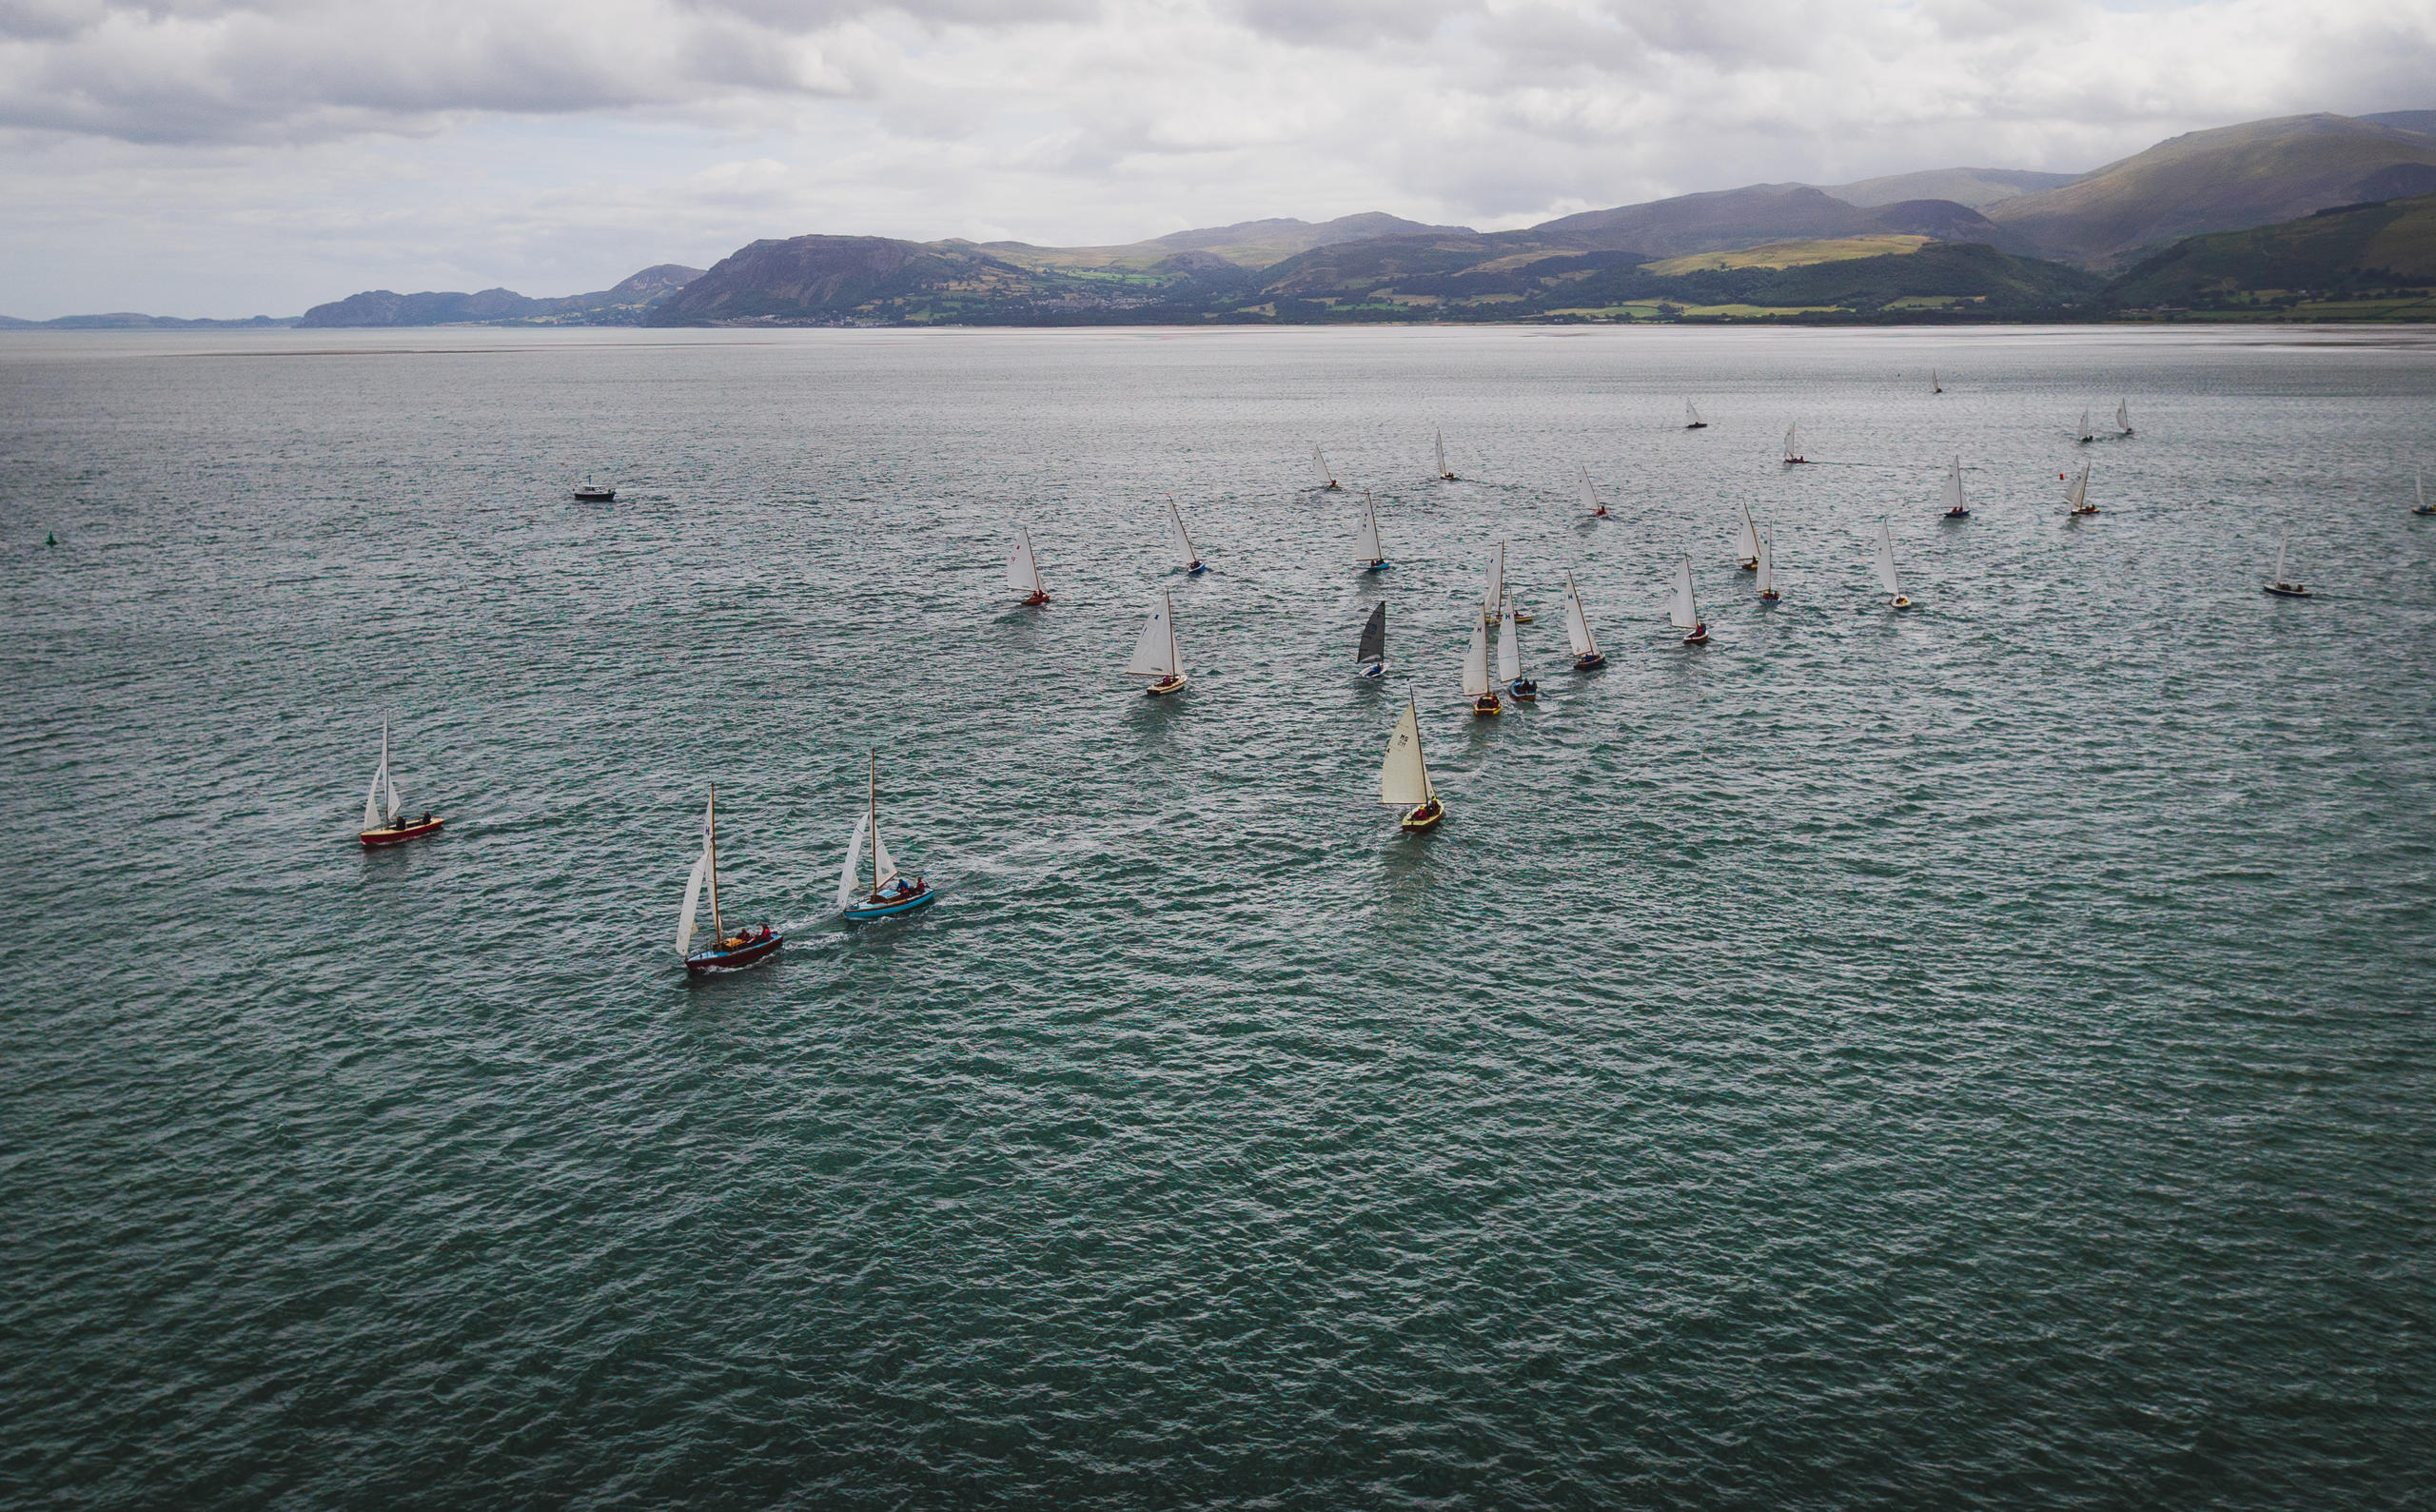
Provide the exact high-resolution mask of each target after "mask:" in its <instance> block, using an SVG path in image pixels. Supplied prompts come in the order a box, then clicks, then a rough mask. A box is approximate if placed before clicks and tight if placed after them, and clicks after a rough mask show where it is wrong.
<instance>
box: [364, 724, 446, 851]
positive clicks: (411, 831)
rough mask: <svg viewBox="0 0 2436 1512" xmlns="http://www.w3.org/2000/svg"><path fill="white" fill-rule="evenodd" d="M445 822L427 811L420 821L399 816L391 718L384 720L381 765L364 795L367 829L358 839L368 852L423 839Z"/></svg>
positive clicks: (375, 768)
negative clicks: (391, 755) (391, 765)
mask: <svg viewBox="0 0 2436 1512" xmlns="http://www.w3.org/2000/svg"><path fill="white" fill-rule="evenodd" d="M440 824H441V821H440V820H438V819H435V818H433V817H432V816H431V815H430V814H429V813H428V812H426V813H425V814H424V815H423V816H422V818H420V819H402V818H400V817H399V814H398V781H397V778H395V777H393V776H390V775H389V717H388V716H387V715H383V716H382V717H381V764H380V765H379V766H377V767H374V768H373V769H372V786H371V787H369V788H367V789H366V790H364V794H363V829H362V830H361V831H359V832H358V833H357V835H356V836H355V837H356V838H357V839H358V840H360V841H362V842H363V846H364V848H365V849H366V850H370V849H372V848H374V847H377V846H383V845H400V844H403V843H404V842H405V841H408V840H416V839H421V838H422V836H424V835H429V834H431V833H432V832H433V831H435V830H437V829H439V828H440Z"/></svg>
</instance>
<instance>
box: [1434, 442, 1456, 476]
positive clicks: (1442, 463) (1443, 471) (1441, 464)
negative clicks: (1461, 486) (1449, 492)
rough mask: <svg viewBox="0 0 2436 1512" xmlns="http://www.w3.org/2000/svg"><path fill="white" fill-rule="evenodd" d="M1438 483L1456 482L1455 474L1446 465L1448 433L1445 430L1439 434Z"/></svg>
mask: <svg viewBox="0 0 2436 1512" xmlns="http://www.w3.org/2000/svg"><path fill="white" fill-rule="evenodd" d="M1438 481H1440V482H1442V483H1451V482H1453V481H1455V474H1454V473H1453V472H1452V471H1451V470H1450V469H1449V468H1448V467H1447V465H1446V433H1445V432H1444V431H1443V430H1442V431H1440V432H1439V433H1438Z"/></svg>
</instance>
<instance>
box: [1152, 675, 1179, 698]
mask: <svg viewBox="0 0 2436 1512" xmlns="http://www.w3.org/2000/svg"><path fill="white" fill-rule="evenodd" d="M1187 680H1189V679H1187V678H1185V677H1161V678H1160V679H1159V680H1158V681H1156V682H1154V683H1152V684H1150V685H1149V687H1147V688H1145V689H1143V690H1142V696H1143V697H1146V698H1164V697H1167V696H1168V695H1169V694H1170V693H1182V692H1183V691H1184V685H1185V683H1186V681H1187Z"/></svg>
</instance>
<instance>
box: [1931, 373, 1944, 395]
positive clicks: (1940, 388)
mask: <svg viewBox="0 0 2436 1512" xmlns="http://www.w3.org/2000/svg"><path fill="white" fill-rule="evenodd" d="M1929 392H1930V393H1932V394H1942V393H1944V392H1945V385H1944V384H1943V383H1938V382H1937V370H1936V369H1935V368H1934V367H1932V368H1930V369H1929Z"/></svg>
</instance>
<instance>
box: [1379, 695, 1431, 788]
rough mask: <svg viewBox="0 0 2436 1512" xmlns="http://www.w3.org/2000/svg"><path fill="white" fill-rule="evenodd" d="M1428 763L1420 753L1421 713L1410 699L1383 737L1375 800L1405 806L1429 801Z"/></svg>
mask: <svg viewBox="0 0 2436 1512" xmlns="http://www.w3.org/2000/svg"><path fill="white" fill-rule="evenodd" d="M1429 797H1430V794H1429V763H1427V762H1426V761H1424V760H1423V759H1422V756H1421V714H1420V711H1419V710H1417V709H1415V708H1414V707H1413V705H1412V703H1411V701H1410V700H1406V701H1405V712H1404V716H1403V717H1401V718H1399V719H1398V720H1396V728H1395V731H1394V733H1393V734H1391V735H1389V736H1387V759H1386V761H1385V763H1384V764H1382V765H1381V767H1380V768H1379V801H1380V802H1382V803H1385V804H1389V805H1392V806H1393V807H1396V808H1400V809H1401V808H1407V807H1410V806H1411V805H1413V804H1417V803H1426V802H1428V801H1429Z"/></svg>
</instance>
